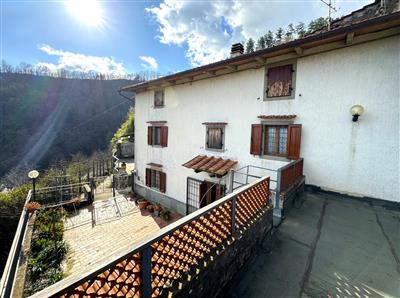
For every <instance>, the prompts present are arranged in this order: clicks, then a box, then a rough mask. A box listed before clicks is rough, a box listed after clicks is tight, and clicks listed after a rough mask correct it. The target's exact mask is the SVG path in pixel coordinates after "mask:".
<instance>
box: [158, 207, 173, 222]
mask: <svg viewBox="0 0 400 298" xmlns="http://www.w3.org/2000/svg"><path fill="white" fill-rule="evenodd" d="M160 216H161V218H162V219H164V220H166V221H169V220H170V219H171V211H169V210H163V211H161V213H160Z"/></svg>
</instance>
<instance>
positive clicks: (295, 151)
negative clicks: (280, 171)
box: [287, 124, 301, 159]
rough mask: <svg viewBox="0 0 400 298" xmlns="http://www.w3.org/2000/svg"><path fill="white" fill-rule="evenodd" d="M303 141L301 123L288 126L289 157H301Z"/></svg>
mask: <svg viewBox="0 0 400 298" xmlns="http://www.w3.org/2000/svg"><path fill="white" fill-rule="evenodd" d="M300 142H301V124H292V125H289V127H288V144H287V148H288V156H287V157H288V158H289V159H299V157H300Z"/></svg>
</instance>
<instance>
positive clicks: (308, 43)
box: [121, 0, 400, 93]
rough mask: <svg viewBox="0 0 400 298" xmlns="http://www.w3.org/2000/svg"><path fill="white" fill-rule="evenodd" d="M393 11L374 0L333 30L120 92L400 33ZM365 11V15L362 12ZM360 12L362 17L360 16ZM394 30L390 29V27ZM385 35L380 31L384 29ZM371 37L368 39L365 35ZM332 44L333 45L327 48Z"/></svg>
mask: <svg viewBox="0 0 400 298" xmlns="http://www.w3.org/2000/svg"><path fill="white" fill-rule="evenodd" d="M393 2H394V3H397V6H396V5H393V4H391V6H390V8H391V10H390V11H387V12H386V13H387V14H385V15H381V14H375V15H373V14H371V13H370V11H371V10H372V9H373V7H375V8H376V7H378V4H379V3H380V1H375V2H374V3H372V4H369V5H367V6H365V7H363V8H362V9H360V10H357V11H355V12H353V13H352V14H349V15H347V16H344V17H342V18H341V19H339V20H337V21H335V22H333V23H332V26H331V27H332V28H333V29H332V30H330V31H322V32H319V33H314V34H312V35H309V36H307V37H304V38H301V39H296V40H293V41H291V42H287V43H284V44H280V45H277V46H274V47H271V48H266V49H262V50H259V51H255V52H253V53H248V54H243V55H240V56H237V57H233V58H228V59H225V60H222V61H218V62H215V63H211V64H208V65H204V66H200V67H196V68H192V69H189V70H185V71H182V72H178V73H175V74H172V75H167V76H164V77H161V78H157V79H154V80H150V81H146V82H141V83H138V84H134V85H129V86H126V87H123V88H121V91H129V92H136V93H139V92H144V91H147V90H151V89H153V88H159V87H165V86H172V85H176V84H184V83H189V82H193V81H196V80H201V79H207V78H211V77H215V76H219V75H225V74H229V73H232V72H236V71H241V70H246V69H251V68H259V67H261V66H263V65H265V64H266V63H274V62H278V61H283V60H287V59H295V58H298V57H303V56H308V55H312V54H316V53H320V52H324V51H328V50H332V49H333V48H341V47H345V46H349V45H351V44H359V43H363V42H367V41H370V40H374V39H378V38H383V37H387V36H394V35H398V34H400V12H399V8H398V5H399V4H398V2H399V1H398V0H392V1H391V3H393ZM363 12H368V13H365V16H364V15H362V13H363ZM360 15H361V17H360ZM390 29H391V30H390ZM383 31H384V33H385V34H383V33H382V34H378V33H379V32H383ZM366 36H368V38H367V37H366ZM328 44H330V45H332V46H333V48H328V47H327V45H328Z"/></svg>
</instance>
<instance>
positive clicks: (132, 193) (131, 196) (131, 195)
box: [128, 191, 135, 199]
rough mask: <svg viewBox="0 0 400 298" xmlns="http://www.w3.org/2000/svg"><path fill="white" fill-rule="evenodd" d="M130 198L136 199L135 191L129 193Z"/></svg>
mask: <svg viewBox="0 0 400 298" xmlns="http://www.w3.org/2000/svg"><path fill="white" fill-rule="evenodd" d="M128 198H131V199H134V198H135V193H134V192H133V191H129V192H128Z"/></svg>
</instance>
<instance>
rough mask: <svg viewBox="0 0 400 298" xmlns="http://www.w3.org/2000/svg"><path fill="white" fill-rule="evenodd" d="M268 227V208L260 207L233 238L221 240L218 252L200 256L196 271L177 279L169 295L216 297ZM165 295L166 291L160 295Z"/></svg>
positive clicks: (257, 245)
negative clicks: (180, 286) (249, 221)
mask: <svg viewBox="0 0 400 298" xmlns="http://www.w3.org/2000/svg"><path fill="white" fill-rule="evenodd" d="M271 229H272V209H264V210H263V211H262V212H261V213H260V214H258V217H255V218H254V220H253V222H252V223H250V224H249V225H248V227H247V228H246V230H245V231H243V230H242V231H239V232H237V234H236V235H235V237H234V238H230V239H228V240H227V243H225V245H226V248H225V250H223V251H222V252H220V254H218V255H216V254H214V255H211V256H209V257H208V258H207V259H206V260H204V263H203V267H202V268H201V269H200V270H199V271H198V272H189V273H188V274H187V275H186V276H184V277H183V279H185V281H181V284H182V288H181V289H177V290H176V292H175V293H174V294H175V295H173V297H181V298H184V297H198V298H202V297H209V298H211V297H217V296H218V295H219V294H220V291H221V290H223V287H224V286H225V285H226V284H227V283H228V282H229V281H230V280H231V279H232V278H233V276H234V275H235V274H236V273H237V272H238V271H239V270H240V268H241V267H242V266H243V265H244V264H245V263H246V262H248V261H249V260H250V259H251V257H252V256H254V255H255V252H256V250H257V249H258V248H259V246H260V245H261V242H262V241H263V240H264V238H265V237H270V236H271V235H270V234H271V233H270V232H271ZM163 296H164V297H167V293H165V295H163Z"/></svg>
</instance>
